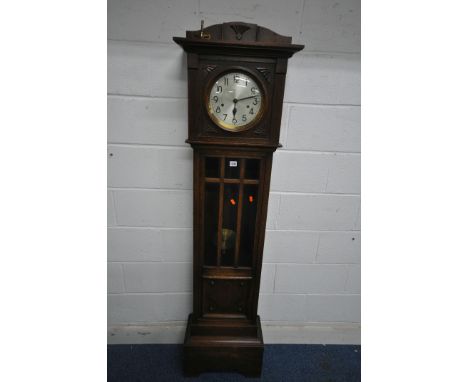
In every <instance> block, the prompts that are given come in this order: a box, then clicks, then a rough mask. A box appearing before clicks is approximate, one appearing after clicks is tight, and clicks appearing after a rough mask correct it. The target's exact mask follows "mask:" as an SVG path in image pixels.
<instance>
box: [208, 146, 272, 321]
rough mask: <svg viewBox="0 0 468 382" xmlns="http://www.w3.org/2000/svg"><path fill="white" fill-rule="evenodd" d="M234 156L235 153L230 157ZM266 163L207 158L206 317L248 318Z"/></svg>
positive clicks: (250, 159) (243, 158)
mask: <svg viewBox="0 0 468 382" xmlns="http://www.w3.org/2000/svg"><path fill="white" fill-rule="evenodd" d="M230 154H231V153H230ZM263 161H264V159H263V158H262V157H246V156H242V155H210V154H205V155H204V156H202V161H201V167H202V168H201V173H202V177H201V178H202V180H203V181H202V185H201V186H202V189H203V191H202V200H203V206H202V208H201V210H202V220H203V221H202V227H203V229H202V232H203V233H202V240H201V245H202V248H201V249H202V250H201V251H200V254H201V256H202V278H203V282H202V283H201V288H202V292H201V294H202V307H201V308H202V316H203V317H233V318H234V317H239V318H242V317H243V318H245V317H248V316H249V314H250V313H251V312H250V310H251V309H250V306H251V304H250V303H249V296H250V295H251V293H250V288H252V278H253V277H254V272H255V269H254V268H255V267H254V264H255V260H256V253H255V252H256V251H255V243H256V241H257V237H258V230H259V228H258V224H257V219H258V210H259V205H260V200H259V196H260V195H261V193H260V192H259V190H260V187H261V184H260V174H261V173H262V171H261V169H262V166H263Z"/></svg>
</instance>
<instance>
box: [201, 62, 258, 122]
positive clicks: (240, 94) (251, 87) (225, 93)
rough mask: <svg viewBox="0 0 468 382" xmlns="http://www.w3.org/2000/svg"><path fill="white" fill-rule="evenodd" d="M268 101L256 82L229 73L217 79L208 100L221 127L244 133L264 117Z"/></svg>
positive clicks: (212, 114) (211, 111)
mask: <svg viewBox="0 0 468 382" xmlns="http://www.w3.org/2000/svg"><path fill="white" fill-rule="evenodd" d="M264 106H265V99H264V96H263V93H262V91H261V88H260V86H259V84H258V83H257V81H256V80H254V79H253V78H252V77H251V76H250V75H248V74H245V73H243V72H237V71H235V72H228V73H224V74H222V75H221V76H220V77H218V78H217V79H216V81H215V82H214V83H213V86H212V87H211V90H210V92H209V99H208V100H207V109H208V113H209V115H210V117H211V119H212V120H213V122H214V123H216V124H217V125H218V126H219V127H221V128H223V129H225V130H229V131H242V130H246V129H248V128H250V127H252V126H253V125H254V124H255V123H256V122H257V121H258V120H259V119H260V118H261V116H262V114H263V109H264Z"/></svg>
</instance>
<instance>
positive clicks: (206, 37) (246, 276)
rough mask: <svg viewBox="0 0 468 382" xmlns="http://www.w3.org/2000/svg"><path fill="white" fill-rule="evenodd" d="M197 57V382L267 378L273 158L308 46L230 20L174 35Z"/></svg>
mask: <svg viewBox="0 0 468 382" xmlns="http://www.w3.org/2000/svg"><path fill="white" fill-rule="evenodd" d="M174 41H175V42H176V43H177V44H179V45H181V46H182V47H183V49H184V50H185V52H186V53H187V66H188V103H189V107H188V127H189V138H188V140H187V142H188V143H189V144H190V145H191V146H192V148H193V153H194V159H193V183H194V184H193V186H194V192H193V205H194V215H193V232H194V236H193V240H194V247H193V248H194V255H193V313H192V314H190V316H189V318H188V324H187V330H186V334H185V342H184V370H185V373H186V374H187V375H197V374H199V373H201V372H204V371H237V372H241V373H244V374H246V375H250V376H259V375H260V374H261V370H262V359H263V338H262V329H261V325H260V317H259V316H258V315H257V305H258V294H259V287H260V274H261V270H262V255H263V242H264V238H265V224H266V216H267V207H268V194H269V189H270V174H271V164H272V156H273V152H274V151H275V150H276V149H277V148H278V147H279V146H280V145H279V134H280V125H281V112H282V104H283V94H284V83H285V77H286V69H287V63H288V58H289V57H291V56H292V55H293V54H294V53H295V52H298V51H300V50H302V49H303V48H304V46H303V45H294V44H291V37H286V36H281V35H279V34H277V33H275V32H273V31H271V30H269V29H267V28H264V27H261V26H258V25H256V24H246V23H241V22H229V23H223V24H216V25H212V26H210V27H207V28H206V29H203V22H202V28H201V29H200V30H198V31H187V32H186V37H185V38H182V37H174Z"/></svg>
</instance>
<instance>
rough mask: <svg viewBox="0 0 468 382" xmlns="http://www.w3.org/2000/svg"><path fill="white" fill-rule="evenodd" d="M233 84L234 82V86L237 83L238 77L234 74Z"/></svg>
mask: <svg viewBox="0 0 468 382" xmlns="http://www.w3.org/2000/svg"><path fill="white" fill-rule="evenodd" d="M234 82H235V83H236V84H238V83H239V76H238V75H237V74H234Z"/></svg>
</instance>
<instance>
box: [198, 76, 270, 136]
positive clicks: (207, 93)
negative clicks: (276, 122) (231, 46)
mask: <svg viewBox="0 0 468 382" xmlns="http://www.w3.org/2000/svg"><path fill="white" fill-rule="evenodd" d="M242 72H243V73H245V74H246V75H248V76H249V77H251V78H252V79H253V80H255V82H256V84H257V85H258V88H259V90H260V93H261V97H262V106H261V107H260V111H259V112H258V113H257V115H256V116H255V118H254V120H253V121H251V122H249V123H248V124H246V125H242V126H236V125H232V124H229V123H226V122H224V121H221V120H220V119H219V118H218V117H217V116H216V115H215V113H214V111H213V110H212V108H211V105H210V92H211V89H212V88H213V85H214V84H215V83H216V81H217V80H218V79H219V78H221V77H223V76H225V75H226V74H228V73H242ZM267 102H268V101H267V98H266V91H265V85H264V84H263V82H262V81H261V79H260V78H259V77H258V76H256V75H255V74H254V73H253V72H252V71H250V70H248V69H246V68H238V67H231V68H229V69H226V70H223V71H222V72H220V73H218V74H217V75H216V76H215V77H213V78H212V79H211V80H210V81H209V82H208V85H207V87H206V89H205V109H206V111H207V113H208V116H209V117H210V119H211V121H213V123H214V124H215V125H216V126H218V127H220V128H221V129H223V130H225V131H229V132H230V133H239V132H242V131H246V130H249V129H251V128H252V127H254V126H255V125H257V124H258V123H259V122H260V121H261V119H262V117H263V115H264V114H265V110H266V108H267Z"/></svg>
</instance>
